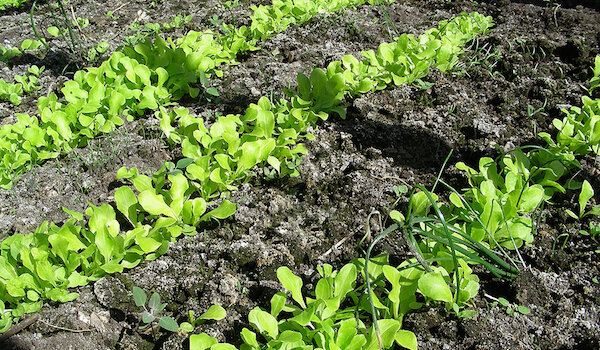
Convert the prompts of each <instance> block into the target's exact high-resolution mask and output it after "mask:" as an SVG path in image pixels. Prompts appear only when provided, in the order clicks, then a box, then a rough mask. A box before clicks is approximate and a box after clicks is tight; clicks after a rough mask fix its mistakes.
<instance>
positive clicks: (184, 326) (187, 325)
mask: <svg viewBox="0 0 600 350" xmlns="http://www.w3.org/2000/svg"><path fill="white" fill-rule="evenodd" d="M225 316H227V312H226V311H225V309H223V307H222V306H220V305H212V306H211V307H209V308H208V310H206V311H205V312H204V313H202V314H201V315H200V316H198V317H194V311H189V312H188V319H189V322H183V323H181V324H180V325H179V327H180V328H181V330H182V331H184V332H187V333H191V332H193V331H194V328H196V327H197V326H199V325H201V324H203V323H204V322H206V321H208V320H215V321H219V320H222V319H224V318H225Z"/></svg>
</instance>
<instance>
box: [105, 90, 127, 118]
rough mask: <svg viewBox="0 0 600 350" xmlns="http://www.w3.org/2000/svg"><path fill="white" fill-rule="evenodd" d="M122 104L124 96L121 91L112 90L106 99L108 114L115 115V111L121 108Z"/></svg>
mask: <svg viewBox="0 0 600 350" xmlns="http://www.w3.org/2000/svg"><path fill="white" fill-rule="evenodd" d="M124 104H125V97H124V96H123V95H122V94H121V93H119V92H117V91H115V90H113V91H112V92H111V94H110V97H109V99H108V106H109V109H108V113H109V114H110V115H117V113H118V112H119V111H120V110H121V109H122V108H123V106H124Z"/></svg>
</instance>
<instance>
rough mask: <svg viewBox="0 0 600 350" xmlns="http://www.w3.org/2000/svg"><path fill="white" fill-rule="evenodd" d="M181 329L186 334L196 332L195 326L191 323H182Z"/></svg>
mask: <svg viewBox="0 0 600 350" xmlns="http://www.w3.org/2000/svg"><path fill="white" fill-rule="evenodd" d="M179 328H181V330H182V331H184V332H186V333H191V332H193V331H194V326H192V324H191V323H189V322H182V323H181V324H180V325H179Z"/></svg>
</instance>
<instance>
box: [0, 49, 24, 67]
mask: <svg viewBox="0 0 600 350" xmlns="http://www.w3.org/2000/svg"><path fill="white" fill-rule="evenodd" d="M21 54H22V52H21V51H20V50H19V49H17V48H14V47H13V48H10V49H9V48H6V47H4V46H2V45H0V62H4V63H7V62H8V61H9V60H10V59H11V58H13V57H18V56H21Z"/></svg>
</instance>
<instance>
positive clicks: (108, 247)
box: [94, 229, 115, 263]
mask: <svg viewBox="0 0 600 350" xmlns="http://www.w3.org/2000/svg"><path fill="white" fill-rule="evenodd" d="M106 231H107V230H106V229H101V230H99V231H97V232H96V235H95V238H94V243H95V244H96V247H97V248H98V251H99V252H100V254H101V255H102V256H103V257H104V262H105V263H107V262H109V261H110V260H111V259H112V253H113V250H114V248H115V242H114V239H113V238H112V237H111V236H110V235H109V234H108V233H107V232H106Z"/></svg>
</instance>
